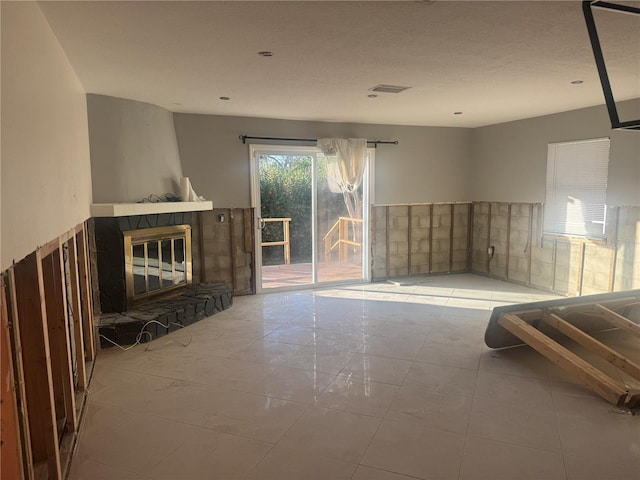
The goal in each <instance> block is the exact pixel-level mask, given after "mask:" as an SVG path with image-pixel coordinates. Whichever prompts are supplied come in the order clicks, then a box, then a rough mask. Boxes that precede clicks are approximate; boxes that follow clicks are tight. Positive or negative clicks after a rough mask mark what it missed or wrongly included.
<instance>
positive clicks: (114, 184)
mask: <svg viewBox="0 0 640 480" xmlns="http://www.w3.org/2000/svg"><path fill="white" fill-rule="evenodd" d="M87 108H88V111H89V140H90V145H91V176H92V179H93V201H94V203H127V202H138V201H140V200H142V199H143V198H145V197H148V196H149V195H152V194H155V195H158V196H161V195H163V194H165V193H172V194H176V195H177V194H179V193H180V177H182V166H181V165H180V156H179V155H178V145H177V142H176V133H175V129H174V126H173V114H172V113H171V112H169V111H168V110H165V109H164V108H161V107H158V106H156V105H150V104H148V103H143V102H137V101H134V100H126V99H123V98H115V97H107V96H104V95H91V94H90V95H87Z"/></svg>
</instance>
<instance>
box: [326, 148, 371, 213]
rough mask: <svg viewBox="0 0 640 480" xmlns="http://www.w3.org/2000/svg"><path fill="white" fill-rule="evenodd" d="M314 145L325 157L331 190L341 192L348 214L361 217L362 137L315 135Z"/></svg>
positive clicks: (365, 149) (364, 149)
mask: <svg viewBox="0 0 640 480" xmlns="http://www.w3.org/2000/svg"><path fill="white" fill-rule="evenodd" d="M317 146H318V148H319V149H320V150H321V151H322V153H323V154H324V156H325V157H326V159H327V182H328V184H329V190H331V191H332V192H333V193H342V196H343V197H344V203H345V205H346V207H347V211H348V212H349V216H350V217H351V218H362V200H361V198H360V195H359V194H358V187H360V184H361V183H362V177H363V176H364V168H365V162H366V154H367V139H366V138H319V139H318V143H317Z"/></svg>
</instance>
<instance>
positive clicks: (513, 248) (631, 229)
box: [471, 202, 640, 296]
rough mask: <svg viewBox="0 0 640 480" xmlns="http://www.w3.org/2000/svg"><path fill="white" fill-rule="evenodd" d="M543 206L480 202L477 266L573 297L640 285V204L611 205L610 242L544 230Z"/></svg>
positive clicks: (476, 217)
mask: <svg viewBox="0 0 640 480" xmlns="http://www.w3.org/2000/svg"><path fill="white" fill-rule="evenodd" d="M543 210H544V208H543V205H542V204H524V203H487V202H477V203H474V204H473V232H472V242H473V248H472V259H471V270H472V271H473V272H475V273H478V274H487V273H488V274H489V275H490V276H493V277H498V278H503V279H505V280H509V281H512V282H515V283H520V284H523V285H530V286H533V287H536V288H540V289H543V290H549V291H553V292H556V293H560V294H563V295H569V296H575V295H589V294H597V293H605V292H610V291H620V290H630V289H633V288H638V287H639V286H640V255H637V254H636V252H638V251H640V226H639V225H640V207H610V208H609V212H608V214H607V218H608V223H607V227H606V232H607V238H606V239H604V240H590V239H585V238H578V237H567V236H560V235H549V234H544V232H543V230H542V215H543ZM488 246H495V248H496V250H495V255H494V257H493V258H491V259H488V254H487V247H488ZM487 264H488V265H489V268H488V269H487V268H486V266H485V265H487Z"/></svg>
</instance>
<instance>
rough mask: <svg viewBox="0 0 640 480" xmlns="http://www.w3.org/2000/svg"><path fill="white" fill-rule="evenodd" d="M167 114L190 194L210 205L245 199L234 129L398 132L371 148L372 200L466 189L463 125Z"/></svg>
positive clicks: (464, 193)
mask: <svg viewBox="0 0 640 480" xmlns="http://www.w3.org/2000/svg"><path fill="white" fill-rule="evenodd" d="M174 118H175V124H176V133H177V136H178V145H179V148H180V158H181V161H182V166H183V169H184V174H185V175H187V176H189V177H190V178H191V182H192V183H193V186H194V188H195V190H196V192H198V194H200V195H203V196H204V197H205V198H207V200H213V202H214V205H217V206H225V207H248V206H250V201H251V195H250V190H251V185H250V164H249V146H248V145H244V144H243V143H242V142H241V141H240V140H239V139H238V136H239V135H241V134H246V135H253V136H268V137H274V136H275V137H290V138H318V137H343V138H344V137H366V138H368V139H370V140H398V142H399V144H398V145H380V146H379V147H378V148H377V150H376V154H375V158H376V159H375V201H376V203H379V204H388V203H417V202H430V201H441V202H444V201H456V200H458V201H459V200H465V199H467V198H468V197H469V195H468V193H469V192H468V188H467V179H468V178H469V176H468V171H469V158H470V155H471V144H470V139H471V130H469V129H462V128H436V127H406V126H395V125H365V124H344V123H324V122H303V121H292V120H272V119H264V118H245V117H225V116H216V115H193V114H175V115H174ZM256 143H267V142H264V141H263V142H260V141H256ZM271 143H274V142H271ZM298 145H299V143H298Z"/></svg>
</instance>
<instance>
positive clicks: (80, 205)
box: [0, 2, 91, 270]
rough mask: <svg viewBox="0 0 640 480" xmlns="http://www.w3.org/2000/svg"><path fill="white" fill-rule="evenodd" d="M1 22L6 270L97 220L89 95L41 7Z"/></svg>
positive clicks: (4, 11) (13, 5)
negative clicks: (92, 206) (94, 215)
mask: <svg viewBox="0 0 640 480" xmlns="http://www.w3.org/2000/svg"><path fill="white" fill-rule="evenodd" d="M0 8H1V15H2V131H1V136H2V153H1V155H2V222H1V224H2V255H1V256H2V262H1V263H2V266H1V268H2V270H4V269H6V268H8V267H9V266H10V265H11V262H12V261H13V260H15V261H16V262H17V261H19V260H21V259H22V258H24V257H25V256H26V255H28V254H29V253H31V252H33V251H34V250H35V249H36V248H37V247H38V246H39V245H43V244H45V243H47V242H48V241H50V240H53V239H55V238H56V237H58V236H59V235H61V234H62V233H64V232H66V231H67V230H69V229H71V228H73V227H74V226H76V225H77V224H79V223H81V222H83V221H84V220H86V219H87V218H88V217H89V216H90V212H89V205H90V204H91V166H90V161H89V138H88V132H87V105H86V98H85V93H84V90H83V88H82V86H81V84H80V82H79V80H78V78H77V77H76V75H75V73H74V71H73V69H72V68H71V65H70V64H69V61H68V59H67V57H66V55H65V53H64V52H63V50H62V48H61V47H60V44H59V43H58V41H57V39H56V37H55V36H54V34H53V32H52V31H51V28H50V27H49V24H48V23H47V20H46V19H45V17H44V16H43V14H42V12H41V11H40V8H39V6H38V5H37V4H36V3H35V2H0Z"/></svg>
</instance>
